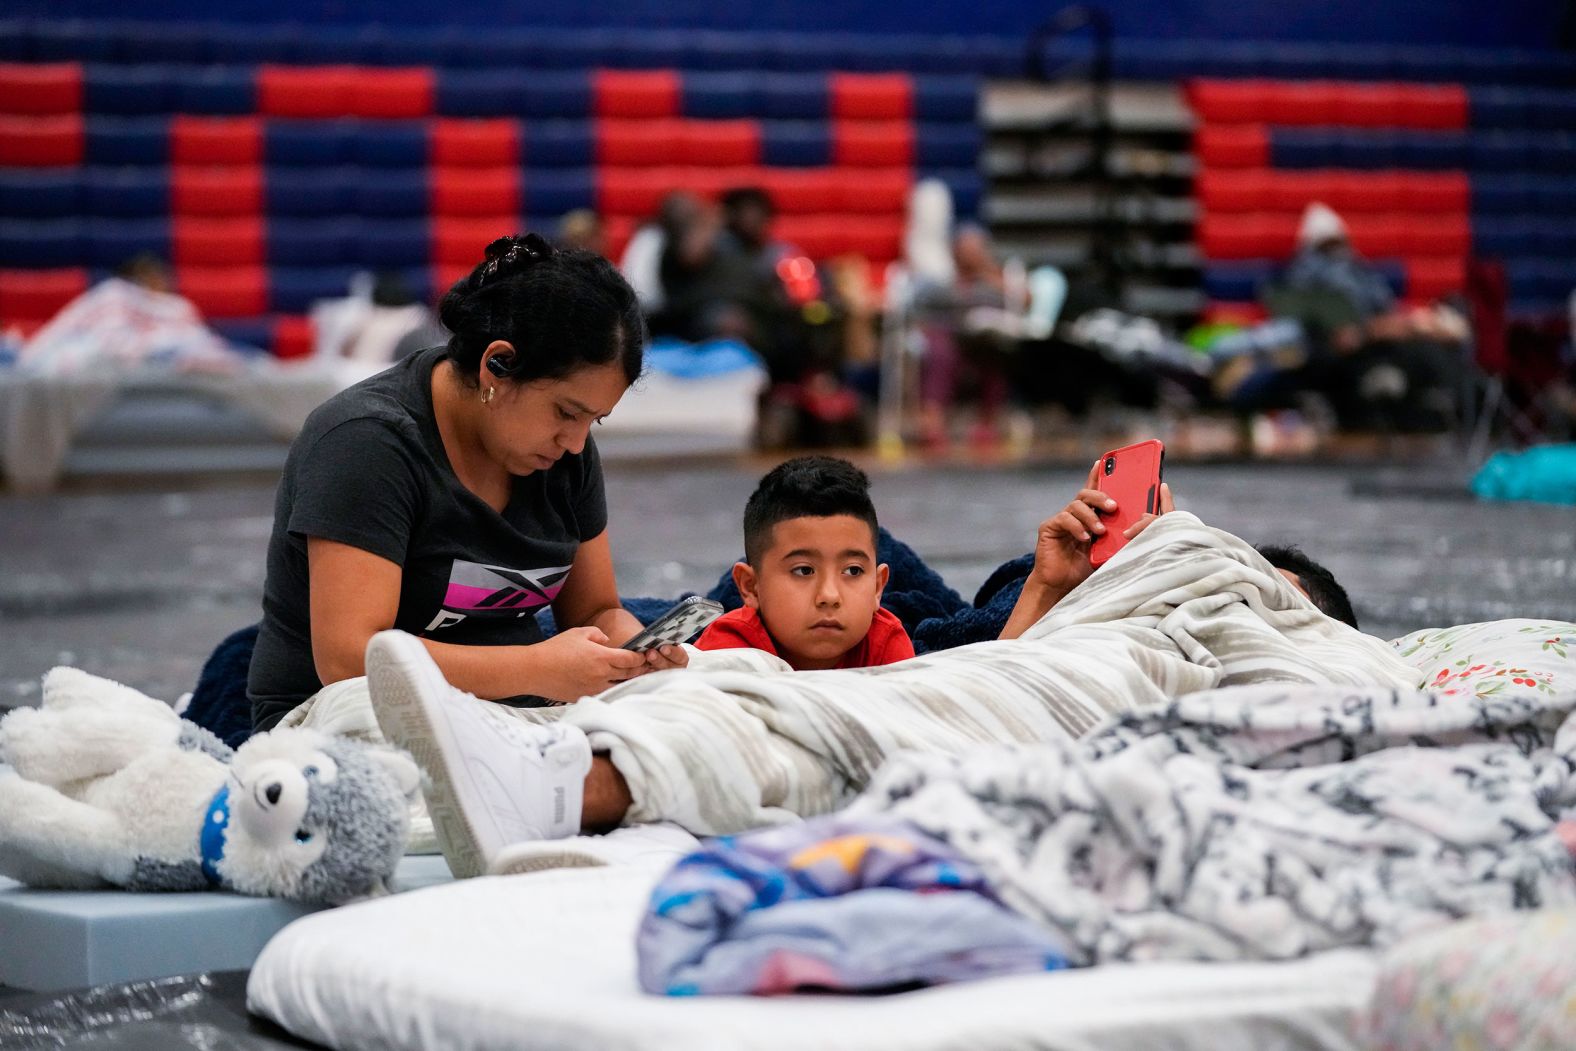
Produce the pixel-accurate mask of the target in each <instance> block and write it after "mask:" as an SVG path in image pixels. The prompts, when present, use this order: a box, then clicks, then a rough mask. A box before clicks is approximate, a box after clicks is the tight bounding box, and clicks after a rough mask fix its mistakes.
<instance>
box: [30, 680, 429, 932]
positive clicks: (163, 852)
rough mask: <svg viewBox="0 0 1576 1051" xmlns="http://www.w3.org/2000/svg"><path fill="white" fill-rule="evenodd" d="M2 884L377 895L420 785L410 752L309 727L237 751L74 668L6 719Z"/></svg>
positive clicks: (337, 897) (163, 708)
mask: <svg viewBox="0 0 1576 1051" xmlns="http://www.w3.org/2000/svg"><path fill="white" fill-rule="evenodd" d="M0 763H6V764H9V765H10V766H11V768H12V770H13V771H14V772H10V773H8V772H5V771H3V770H0V874H4V875H7V876H11V877H12V878H14V879H18V880H20V881H22V882H23V883H27V884H30V885H32V886H39V887H78V888H86V887H102V886H105V885H113V886H119V887H125V888H127V889H129V890H162V891H177V890H180V891H186V890H203V889H207V888H223V889H226V890H233V891H238V892H240V893H242V894H254V895H263V896H271V897H281V898H290V899H292V900H295V901H302V902H311V903H335V902H341V901H347V900H349V899H351V898H355V897H359V896H362V895H365V894H369V893H374V892H376V891H378V890H380V889H381V888H382V886H383V882H384V881H385V880H386V879H387V878H388V877H389V876H390V875H392V873H393V871H394V867H395V865H397V864H398V863H399V859H400V856H401V855H402V854H403V853H404V850H405V841H406V837H407V836H408V834H409V831H410V818H409V802H410V800H411V799H413V798H414V796H415V794H416V792H417V790H418V788H419V786H420V778H421V775H420V772H419V770H418V769H417V767H416V764H415V763H414V762H412V761H411V759H410V757H409V756H407V755H406V754H404V753H403V752H398V751H394V750H392V749H389V748H380V747H373V746H370V745H366V744H361V743H358V742H354V741H347V740H343V739H339V738H334V737H330V736H328V735H326V734H322V733H318V732H316V731H312V730H301V729H284V730H274V731H272V732H270V733H265V734H259V735H258V736H256V737H254V738H252V739H251V740H250V741H247V742H246V743H245V744H244V745H242V746H241V747H240V748H239V749H237V750H235V751H233V752H232V751H231V750H230V749H229V748H228V747H226V746H225V745H224V744H223V743H222V742H220V741H219V739H218V738H217V737H214V736H213V735H212V734H211V733H209V732H208V731H206V730H204V729H202V728H200V727H198V726H196V725H195V724H193V723H190V722H187V721H186V720H184V719H182V718H180V717H179V716H177V715H176V714H175V713H174V711H172V710H171V709H170V707H169V706H168V705H166V704H162V703H160V702H159V701H156V700H153V699H152V698H150V697H146V696H144V695H143V694H140V693H138V692H137V691H135V690H132V689H130V688H128V687H125V686H121V685H119V684H118V683H113V682H110V681H109V680H107V679H100V678H98V677H96V676H93V675H89V674H87V673H86V672H82V671H79V670H77V669H75V668H56V669H54V670H53V671H51V672H50V673H49V674H48V675H46V676H45V677H44V699H43V705H42V707H40V708H20V709H17V710H16V711H13V712H12V713H11V714H9V715H7V716H6V717H5V718H4V719H0Z"/></svg>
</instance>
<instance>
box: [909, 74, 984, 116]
mask: <svg viewBox="0 0 1576 1051" xmlns="http://www.w3.org/2000/svg"><path fill="white" fill-rule="evenodd" d="M979 97H980V81H979V78H977V77H969V76H933V77H932V76H916V77H915V78H914V119H915V120H920V121H932V120H934V121H947V120H956V121H975V120H978V119H979Z"/></svg>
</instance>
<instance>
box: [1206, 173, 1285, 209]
mask: <svg viewBox="0 0 1576 1051" xmlns="http://www.w3.org/2000/svg"><path fill="white" fill-rule="evenodd" d="M1282 174H1283V173H1280V172H1268V171H1265V170H1264V169H1262V168H1243V169H1230V168H1227V169H1223V170H1210V169H1206V170H1205V171H1202V172H1200V173H1199V175H1198V179H1197V180H1196V181H1195V183H1194V188H1195V192H1196V193H1197V195H1198V199H1199V202H1200V203H1201V204H1203V206H1204V208H1205V210H1207V211H1211V212H1260V211H1270V210H1273V209H1274V208H1275V207H1276V202H1275V200H1274V194H1273V191H1274V189H1275V187H1276V185H1277V183H1278V181H1279V178H1280V176H1281V175H1282Z"/></svg>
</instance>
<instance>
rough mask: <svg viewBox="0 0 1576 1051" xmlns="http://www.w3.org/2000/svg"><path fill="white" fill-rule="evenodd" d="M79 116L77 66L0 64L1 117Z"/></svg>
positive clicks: (72, 63)
mask: <svg viewBox="0 0 1576 1051" xmlns="http://www.w3.org/2000/svg"><path fill="white" fill-rule="evenodd" d="M81 112H82V67H81V66H79V65H78V64H77V63H75V62H51V63H47V64H40V63H28V64H22V63H11V62H5V63H0V113H81Z"/></svg>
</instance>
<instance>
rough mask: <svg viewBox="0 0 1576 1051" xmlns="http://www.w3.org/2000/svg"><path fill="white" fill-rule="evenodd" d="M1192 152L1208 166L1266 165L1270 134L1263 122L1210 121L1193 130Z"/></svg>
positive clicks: (1252, 166) (1248, 166) (1256, 166)
mask: <svg viewBox="0 0 1576 1051" xmlns="http://www.w3.org/2000/svg"><path fill="white" fill-rule="evenodd" d="M1193 152H1194V153H1196V154H1198V159H1199V161H1200V162H1201V163H1202V164H1203V166H1204V167H1206V168H1264V167H1267V166H1268V165H1269V163H1270V136H1269V132H1268V131H1267V130H1266V129H1265V128H1263V127H1262V126H1260V125H1254V124H1250V125H1243V126H1241V127H1233V126H1220V125H1209V126H1205V127H1202V128H1199V129H1198V131H1196V132H1195V133H1194V135H1193Z"/></svg>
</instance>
